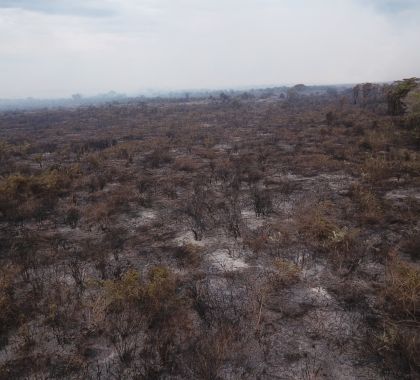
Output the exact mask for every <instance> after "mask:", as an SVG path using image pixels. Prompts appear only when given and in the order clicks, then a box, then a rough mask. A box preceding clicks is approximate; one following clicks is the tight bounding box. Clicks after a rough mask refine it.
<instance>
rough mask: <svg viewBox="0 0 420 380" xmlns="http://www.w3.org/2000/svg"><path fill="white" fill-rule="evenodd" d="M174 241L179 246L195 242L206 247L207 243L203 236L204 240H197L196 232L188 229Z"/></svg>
mask: <svg viewBox="0 0 420 380" xmlns="http://www.w3.org/2000/svg"><path fill="white" fill-rule="evenodd" d="M174 241H175V243H176V245H178V246H181V245H187V244H194V245H198V246H200V247H204V246H205V245H206V239H204V238H203V239H202V240H195V238H194V234H193V233H192V232H191V231H187V232H185V233H183V234H182V235H180V236H178V237H176V238H175V239H174Z"/></svg>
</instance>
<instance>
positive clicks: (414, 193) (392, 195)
mask: <svg viewBox="0 0 420 380" xmlns="http://www.w3.org/2000/svg"><path fill="white" fill-rule="evenodd" d="M407 198H412V199H415V200H417V201H420V189H405V190H392V191H388V192H387V193H386V194H385V199H388V200H392V201H401V200H405V199H407Z"/></svg>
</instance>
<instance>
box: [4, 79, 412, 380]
mask: <svg viewBox="0 0 420 380" xmlns="http://www.w3.org/2000/svg"><path fill="white" fill-rule="evenodd" d="M419 88H420V86H419V84H418V81H416V80H414V79H412V80H406V81H400V82H397V83H394V84H393V85H374V84H364V85H359V86H356V87H355V88H354V89H349V90H343V91H342V90H340V91H332V90H331V91H326V92H325V91H324V92H322V93H319V94H318V93H316V92H314V91H310V89H307V88H306V87H305V86H296V87H295V88H292V89H290V90H289V91H288V92H287V93H286V94H281V95H279V94H277V93H276V92H275V91H274V92H268V93H267V94H264V93H263V92H261V93H258V94H254V93H252V92H251V93H245V94H235V95H226V94H223V95H222V96H220V97H211V98H202V99H178V100H173V99H171V100H169V99H167V100H165V99H151V100H147V101H128V100H127V101H126V102H123V103H113V104H108V105H103V106H97V107H80V108H75V109H50V110H31V111H15V112H12V111H9V112H3V113H1V114H0V379H2V380H3V379H5V380H6V379H95V380H101V379H139V380H140V379H207V380H213V379H308V380H309V379H321V378H326V379H415V378H418V376H420V375H419V374H420V372H419V371H420V330H419V327H420V267H419V265H420V264H419V259H420V98H419V94H420V90H419ZM263 95H264V96H263Z"/></svg>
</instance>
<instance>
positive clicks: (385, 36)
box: [0, 0, 420, 98]
mask: <svg viewBox="0 0 420 380" xmlns="http://www.w3.org/2000/svg"><path fill="white" fill-rule="evenodd" d="M419 20H420V0H399V1H398V0H0V97H3V98H5V97H8V98H11V97H26V96H34V97H56V96H69V95H70V94H72V93H76V92H80V93H83V94H95V93H100V92H108V91H110V90H115V91H121V92H128V93H135V92H139V91H142V90H144V89H147V88H155V89H194V88H225V87H229V88H230V87H237V86H250V85H255V86H257V85H276V84H285V83H286V84H289V83H306V84H315V83H325V84H329V83H354V82H362V81H387V80H393V79H400V78H402V77H408V76H420V48H419V47H420V21H419Z"/></svg>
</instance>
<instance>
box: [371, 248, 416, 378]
mask: <svg viewBox="0 0 420 380" xmlns="http://www.w3.org/2000/svg"><path fill="white" fill-rule="evenodd" d="M419 304H420V271H419V269H418V268H417V267H416V266H414V265H411V264H409V263H406V262H404V261H402V260H401V259H399V258H398V257H397V256H396V255H395V253H392V254H391V256H390V257H389V261H388V264H387V273H386V279H385V286H384V289H383V308H384V310H385V315H384V316H383V320H382V324H383V330H382V332H381V333H380V335H379V336H378V344H379V351H380V352H381V354H383V355H385V356H387V357H389V356H390V355H391V356H392V355H397V356H398V357H399V358H400V360H401V365H405V366H406V367H407V368H408V369H409V371H410V373H412V374H413V375H414V374H415V373H416V371H418V369H419V368H420V361H419V358H420V325H419V315H420V309H419Z"/></svg>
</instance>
